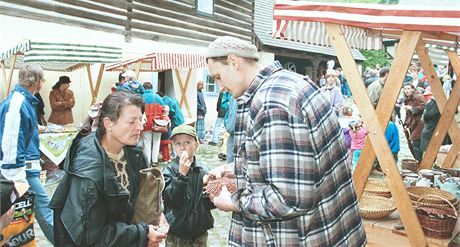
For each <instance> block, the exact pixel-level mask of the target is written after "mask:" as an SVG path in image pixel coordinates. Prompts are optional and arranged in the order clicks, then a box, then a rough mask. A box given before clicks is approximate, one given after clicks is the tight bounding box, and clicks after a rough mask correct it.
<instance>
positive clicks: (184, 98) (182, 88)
mask: <svg viewBox="0 0 460 247" xmlns="http://www.w3.org/2000/svg"><path fill="white" fill-rule="evenodd" d="M174 71H175V72H176V77H177V81H178V82H179V88H180V92H181V98H180V103H179V105H180V107H182V105H183V104H185V109H186V111H187V116H188V117H192V112H191V111H190V106H189V104H188V100H187V87H188V83H189V81H190V76H191V75H192V69H189V70H188V72H187V78H186V80H185V85H183V83H182V78H181V77H180V73H179V70H178V69H174Z"/></svg>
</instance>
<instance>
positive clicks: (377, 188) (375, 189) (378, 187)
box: [364, 178, 391, 198]
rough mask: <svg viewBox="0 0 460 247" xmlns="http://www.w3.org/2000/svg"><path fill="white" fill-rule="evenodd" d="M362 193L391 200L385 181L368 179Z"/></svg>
mask: <svg viewBox="0 0 460 247" xmlns="http://www.w3.org/2000/svg"><path fill="white" fill-rule="evenodd" d="M364 192H366V193H370V194H374V195H378V196H383V197H386V198H391V192H390V188H389V187H388V183H387V181H386V180H385V179H379V178H368V179H367V183H366V187H364Z"/></svg>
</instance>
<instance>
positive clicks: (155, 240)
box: [147, 225, 166, 247]
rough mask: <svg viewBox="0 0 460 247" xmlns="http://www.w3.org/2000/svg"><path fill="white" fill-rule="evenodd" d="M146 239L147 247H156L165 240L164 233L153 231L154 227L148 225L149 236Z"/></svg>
mask: <svg viewBox="0 0 460 247" xmlns="http://www.w3.org/2000/svg"><path fill="white" fill-rule="evenodd" d="M147 237H148V239H149V242H148V247H157V246H160V243H161V242H162V241H163V239H165V238H166V233H161V232H159V231H157V230H155V227H154V226H152V225H149V235H148V236H147Z"/></svg>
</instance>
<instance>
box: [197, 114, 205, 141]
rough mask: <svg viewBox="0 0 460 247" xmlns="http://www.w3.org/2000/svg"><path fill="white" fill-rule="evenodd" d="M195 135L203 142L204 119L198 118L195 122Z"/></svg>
mask: <svg viewBox="0 0 460 247" xmlns="http://www.w3.org/2000/svg"><path fill="white" fill-rule="evenodd" d="M196 133H197V135H198V139H200V141H201V140H204V138H205V136H206V128H205V127H204V118H201V119H200V118H198V119H197V120H196Z"/></svg>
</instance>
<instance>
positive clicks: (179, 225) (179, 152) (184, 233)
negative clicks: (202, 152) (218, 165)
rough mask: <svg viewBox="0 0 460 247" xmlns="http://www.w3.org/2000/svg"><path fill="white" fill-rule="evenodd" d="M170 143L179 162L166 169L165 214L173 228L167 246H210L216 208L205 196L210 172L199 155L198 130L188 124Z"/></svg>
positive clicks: (179, 128) (174, 135)
mask: <svg viewBox="0 0 460 247" xmlns="http://www.w3.org/2000/svg"><path fill="white" fill-rule="evenodd" d="M170 140H171V141H172V145H173V149H174V152H175V153H176V158H174V159H173V161H172V163H171V164H170V165H168V166H166V167H165V168H163V175H164V178H165V189H164V191H163V200H164V207H165V210H164V214H165V217H166V220H167V221H168V223H169V225H170V229H169V233H168V237H167V238H166V246H207V239H208V230H209V229H211V228H212V227H213V223H214V218H213V217H212V214H211V209H212V208H214V205H213V204H212V202H211V201H210V199H209V198H206V197H204V196H203V187H204V186H205V184H204V181H205V180H206V177H207V174H208V171H209V168H208V167H207V166H205V165H203V164H202V163H200V162H199V161H198V160H197V157H196V155H195V154H196V150H197V149H198V147H199V142H198V136H197V133H196V130H195V128H194V127H192V126H190V125H186V124H183V125H180V126H177V127H176V128H174V129H173V131H172V133H171V137H170Z"/></svg>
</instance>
